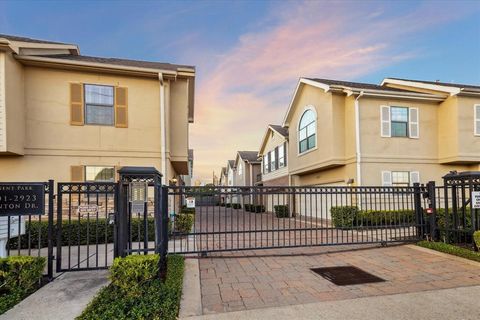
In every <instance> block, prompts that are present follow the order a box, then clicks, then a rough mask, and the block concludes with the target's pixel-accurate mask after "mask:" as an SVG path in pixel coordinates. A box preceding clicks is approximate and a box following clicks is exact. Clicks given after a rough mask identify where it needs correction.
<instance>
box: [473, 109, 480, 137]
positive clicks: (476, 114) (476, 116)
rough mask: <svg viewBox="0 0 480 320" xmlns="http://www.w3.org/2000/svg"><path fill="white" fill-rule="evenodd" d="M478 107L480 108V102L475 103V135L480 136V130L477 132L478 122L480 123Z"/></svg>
mask: <svg viewBox="0 0 480 320" xmlns="http://www.w3.org/2000/svg"><path fill="white" fill-rule="evenodd" d="M477 108H479V110H480V103H476V104H474V105H473V135H474V136H476V137H480V131H478V132H477V122H478V123H479V124H480V111H479V112H477Z"/></svg>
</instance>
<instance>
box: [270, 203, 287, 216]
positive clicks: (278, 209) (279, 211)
mask: <svg viewBox="0 0 480 320" xmlns="http://www.w3.org/2000/svg"><path fill="white" fill-rule="evenodd" d="M273 211H275V216H276V217H277V218H288V216H289V214H288V213H289V212H288V211H289V210H288V206H287V205H276V206H273Z"/></svg>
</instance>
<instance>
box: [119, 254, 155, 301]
mask: <svg viewBox="0 0 480 320" xmlns="http://www.w3.org/2000/svg"><path fill="white" fill-rule="evenodd" d="M158 260H159V255H131V256H127V257H125V258H116V259H115V260H114V261H113V265H112V267H111V268H110V280H111V281H112V284H113V285H114V286H116V287H118V288H119V289H120V290H121V291H122V292H123V293H124V294H125V295H127V296H140V295H141V294H142V288H143V287H144V286H145V283H147V282H149V281H151V280H153V279H155V278H157V277H158Z"/></svg>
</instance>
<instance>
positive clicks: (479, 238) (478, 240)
mask: <svg viewBox="0 0 480 320" xmlns="http://www.w3.org/2000/svg"><path fill="white" fill-rule="evenodd" d="M473 241H474V242H475V246H476V247H477V251H478V250H480V230H477V231H475V232H474V233H473Z"/></svg>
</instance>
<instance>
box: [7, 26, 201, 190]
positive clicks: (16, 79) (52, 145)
mask: <svg viewBox="0 0 480 320" xmlns="http://www.w3.org/2000/svg"><path fill="white" fill-rule="evenodd" d="M194 87H195V68H194V67H193V66H188V65H176V64H170V63H160V62H150V61H137V60H128V59H119V58H101V57H93V56H85V55H81V54H80V49H79V47H78V46H77V45H75V44H66V43H58V42H51V41H44V40H37V39H30V38H24V37H17V36H10V35H0V180H1V181H46V180H47V179H55V180H57V181H113V180H114V179H115V175H116V171H117V169H118V168H120V167H122V166H153V167H156V168H157V169H158V170H159V171H160V172H162V174H163V175H164V179H165V180H164V182H165V183H169V182H170V183H175V182H176V181H179V180H180V179H181V177H180V176H181V175H187V176H188V175H190V176H191V166H189V158H190V157H189V153H188V145H189V138H188V134H189V124H190V123H192V122H193V120H194ZM192 156H193V155H192ZM190 160H191V161H193V157H192V158H191V159H190ZM189 171H190V172H189Z"/></svg>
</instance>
